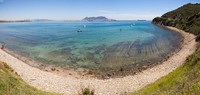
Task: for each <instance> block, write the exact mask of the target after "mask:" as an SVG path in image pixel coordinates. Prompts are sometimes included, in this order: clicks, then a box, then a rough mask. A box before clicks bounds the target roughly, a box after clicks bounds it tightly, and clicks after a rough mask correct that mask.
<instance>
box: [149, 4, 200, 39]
mask: <svg viewBox="0 0 200 95" xmlns="http://www.w3.org/2000/svg"><path fill="white" fill-rule="evenodd" d="M152 22H153V23H155V24H160V25H165V26H173V27H176V28H179V29H182V30H184V31H186V32H190V33H193V34H195V35H198V37H197V40H200V4H191V3H189V4H186V5H184V6H182V7H180V8H178V9H176V10H173V11H171V12H168V13H166V14H164V15H162V16H161V17H156V18H154V19H153V21H152Z"/></svg>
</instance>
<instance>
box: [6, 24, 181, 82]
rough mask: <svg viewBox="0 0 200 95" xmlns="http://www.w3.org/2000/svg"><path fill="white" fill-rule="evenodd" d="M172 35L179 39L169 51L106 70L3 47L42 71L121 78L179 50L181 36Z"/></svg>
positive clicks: (165, 58)
mask: <svg viewBox="0 0 200 95" xmlns="http://www.w3.org/2000/svg"><path fill="white" fill-rule="evenodd" d="M157 26H158V27H161V28H163V29H165V30H168V31H167V32H174V31H171V30H169V29H167V28H165V27H162V26H159V25H157ZM174 35H177V37H178V38H179V40H178V41H176V42H175V43H176V44H173V45H174V47H176V48H173V49H171V51H168V52H167V53H163V54H161V55H160V57H156V58H152V59H148V60H144V61H141V62H136V63H134V64H131V65H127V66H123V67H121V68H120V69H112V70H108V71H105V70H104V71H102V70H93V69H92V70H91V69H88V68H73V67H71V66H68V65H64V64H63V65H56V64H48V63H43V62H41V61H38V60H35V59H34V58H30V57H26V55H23V54H20V53H19V52H16V51H15V50H14V51H13V50H10V49H8V48H5V49H4V51H5V52H7V53H8V54H10V55H12V56H14V57H15V58H17V59H19V60H21V61H23V62H24V63H26V64H28V65H30V66H32V67H34V68H39V69H40V70H42V71H47V72H51V73H54V74H56V75H59V76H63V77H68V76H73V77H76V78H82V79H88V78H98V79H109V78H122V77H125V76H130V75H135V74H137V73H139V72H141V71H143V70H146V69H148V68H152V67H154V66H156V65H159V64H162V63H163V62H164V61H166V60H168V58H169V57H170V56H172V55H174V54H176V53H177V52H179V51H180V49H181V47H182V44H183V36H182V35H181V34H180V33H174ZM156 44H157V43H156ZM18 53H19V54H18Z"/></svg>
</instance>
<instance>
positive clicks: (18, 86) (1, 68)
mask: <svg viewBox="0 0 200 95" xmlns="http://www.w3.org/2000/svg"><path fill="white" fill-rule="evenodd" d="M12 71H13V70H12V69H11V68H10V67H9V66H8V65H7V64H5V63H3V62H0V95H57V94H55V93H48V92H45V91H41V90H38V89H36V88H33V87H31V86H29V85H28V84H26V83H25V82H24V81H23V80H22V79H21V78H20V77H19V76H17V75H16V74H14V73H13V72H12Z"/></svg>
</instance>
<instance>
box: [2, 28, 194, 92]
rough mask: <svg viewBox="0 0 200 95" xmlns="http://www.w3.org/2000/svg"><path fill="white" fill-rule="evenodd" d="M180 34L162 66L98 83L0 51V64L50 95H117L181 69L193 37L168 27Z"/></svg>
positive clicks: (97, 81) (98, 80)
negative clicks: (89, 94)
mask: <svg viewBox="0 0 200 95" xmlns="http://www.w3.org/2000/svg"><path fill="white" fill-rule="evenodd" d="M168 28H169V29H171V30H175V31H177V32H179V33H180V34H182V36H183V37H184V39H183V46H182V48H181V50H180V51H179V52H177V53H176V54H174V55H172V56H171V57H170V58H169V59H168V60H166V61H164V62H163V63H162V64H160V65H157V66H154V67H152V68H149V69H146V70H144V71H142V72H140V73H137V74H136V75H133V76H126V77H123V78H111V79H107V80H100V79H96V78H89V79H81V78H75V77H73V76H68V77H62V76H59V75H56V74H53V73H50V72H46V71H42V70H40V69H38V68H35V67H32V66H29V65H28V64H26V63H25V62H23V61H21V60H19V59H17V58H15V57H13V56H11V55H9V54H8V53H6V52H5V51H3V50H0V61H3V62H6V63H7V64H8V65H9V66H10V67H12V68H13V69H14V71H15V72H17V73H18V75H20V77H21V78H22V79H23V80H24V81H26V82H27V83H28V84H30V85H32V86H34V87H37V88H39V89H43V90H46V91H50V92H58V93H63V94H78V93H81V90H82V89H83V88H85V87H88V88H90V89H91V90H94V92H95V95H120V94H125V93H128V92H133V91H136V90H138V89H141V88H142V87H145V86H146V85H148V84H150V83H153V82H155V81H156V80H157V79H159V78H161V77H163V76H165V75H167V74H169V73H170V72H172V71H173V70H175V69H176V68H177V67H179V66H180V65H182V64H183V63H184V61H185V60H186V58H187V56H188V55H190V54H192V53H194V52H195V50H196V42H195V39H194V38H195V36H194V35H192V34H189V33H186V32H184V31H181V30H178V29H176V28H173V27H168Z"/></svg>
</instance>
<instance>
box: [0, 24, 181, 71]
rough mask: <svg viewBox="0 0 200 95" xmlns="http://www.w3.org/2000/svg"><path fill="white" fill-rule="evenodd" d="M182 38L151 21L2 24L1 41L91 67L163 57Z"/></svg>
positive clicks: (32, 54) (41, 57) (47, 58)
mask: <svg viewBox="0 0 200 95" xmlns="http://www.w3.org/2000/svg"><path fill="white" fill-rule="evenodd" d="M79 29H80V30H82V32H77V31H78V30H79ZM179 41H180V35H179V34H177V33H175V32H171V31H169V30H166V29H163V28H160V27H157V26H155V25H153V24H151V22H150V21H117V22H24V23H1V24H0V43H1V44H4V45H5V46H6V47H7V48H8V49H10V50H11V51H14V52H16V53H18V54H20V55H22V56H26V57H28V58H31V59H34V60H37V61H40V62H43V63H46V64H54V65H58V66H59V65H60V66H61V65H62V66H64V65H67V66H70V67H72V68H73V67H74V68H79V67H82V68H87V69H92V70H113V69H119V68H121V67H129V68H130V66H132V65H133V64H136V63H140V62H145V61H149V60H157V59H161V58H163V57H164V56H165V55H166V54H168V53H170V52H172V51H173V50H175V49H176V48H177V47H178V44H177V42H179Z"/></svg>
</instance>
